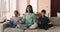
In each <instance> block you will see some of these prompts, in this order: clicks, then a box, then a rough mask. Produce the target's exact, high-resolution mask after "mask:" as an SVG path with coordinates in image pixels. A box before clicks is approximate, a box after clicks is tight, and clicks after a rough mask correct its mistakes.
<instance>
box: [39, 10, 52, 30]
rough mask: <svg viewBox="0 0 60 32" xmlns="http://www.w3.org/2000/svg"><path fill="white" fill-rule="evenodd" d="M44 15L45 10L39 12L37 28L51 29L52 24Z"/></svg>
mask: <svg viewBox="0 0 60 32" xmlns="http://www.w3.org/2000/svg"><path fill="white" fill-rule="evenodd" d="M45 14H46V11H45V10H42V11H41V15H42V16H40V17H39V18H38V21H39V24H38V27H39V28H41V29H46V30H47V29H48V28H51V27H53V25H52V23H51V22H50V21H49V18H48V17H47V16H45Z"/></svg>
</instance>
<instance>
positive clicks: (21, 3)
mask: <svg viewBox="0 0 60 32" xmlns="http://www.w3.org/2000/svg"><path fill="white" fill-rule="evenodd" d="M18 5H19V7H18V10H19V12H20V14H23V13H25V10H26V6H27V0H19V3H18Z"/></svg>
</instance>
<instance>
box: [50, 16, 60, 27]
mask: <svg viewBox="0 0 60 32" xmlns="http://www.w3.org/2000/svg"><path fill="white" fill-rule="evenodd" d="M49 20H50V21H51V22H52V23H53V25H57V26H58V25H59V26H60V17H50V18H49Z"/></svg>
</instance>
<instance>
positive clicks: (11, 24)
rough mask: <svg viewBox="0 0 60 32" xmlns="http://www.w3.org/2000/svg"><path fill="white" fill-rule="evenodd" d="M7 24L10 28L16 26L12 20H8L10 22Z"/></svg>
mask: <svg viewBox="0 0 60 32" xmlns="http://www.w3.org/2000/svg"><path fill="white" fill-rule="evenodd" d="M8 25H9V27H11V28H15V27H16V24H15V23H14V22H13V21H10V22H9V23H8Z"/></svg>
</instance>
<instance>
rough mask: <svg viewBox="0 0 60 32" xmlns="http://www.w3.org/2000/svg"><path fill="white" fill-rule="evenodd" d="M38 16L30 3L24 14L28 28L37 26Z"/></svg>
mask: <svg viewBox="0 0 60 32" xmlns="http://www.w3.org/2000/svg"><path fill="white" fill-rule="evenodd" d="M35 20H36V17H35V15H34V13H33V8H32V6H31V5H28V6H27V8H26V13H25V14H24V24H25V25H26V27H27V28H36V27H37V24H36V25H35V24H33V23H35Z"/></svg>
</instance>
